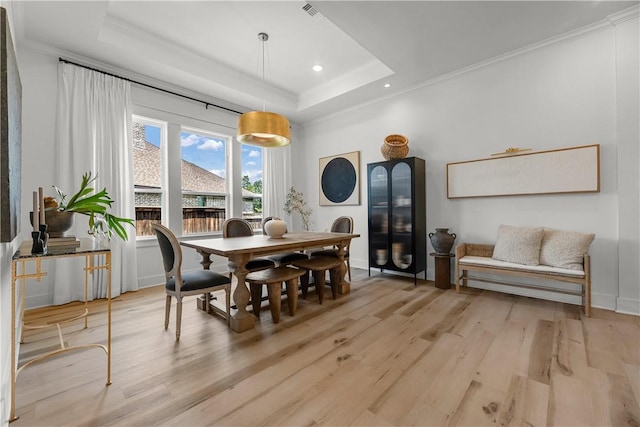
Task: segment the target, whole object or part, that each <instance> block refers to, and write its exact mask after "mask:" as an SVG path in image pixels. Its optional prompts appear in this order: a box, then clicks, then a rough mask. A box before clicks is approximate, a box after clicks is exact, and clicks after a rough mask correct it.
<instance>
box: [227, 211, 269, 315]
mask: <svg viewBox="0 0 640 427" xmlns="http://www.w3.org/2000/svg"><path fill="white" fill-rule="evenodd" d="M247 236H253V228H251V224H249V222H248V221H247V220H244V219H242V218H229V219H227V220H226V221H225V222H224V223H223V224H222V238H223V239H228V238H233V237H247ZM275 266H276V263H275V261H273V260H271V259H269V258H267V257H260V258H253V259H251V260H249V262H247V263H246V264H245V265H244V267H245V268H246V269H247V271H248V272H249V273H252V272H254V271H260V270H266V269H267V268H275ZM229 279H231V273H229ZM249 285H250V289H251V304H252V305H255V304H256V303H257V304H260V303H261V301H262V286H258V285H252V284H249ZM254 314H255V313H254Z"/></svg>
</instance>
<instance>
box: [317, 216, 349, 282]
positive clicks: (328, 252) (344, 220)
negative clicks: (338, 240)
mask: <svg viewBox="0 0 640 427" xmlns="http://www.w3.org/2000/svg"><path fill="white" fill-rule="evenodd" d="M331 232H332V233H349V234H352V233H353V218H352V217H350V216H341V217H338V218H336V219H335V221H333V224H331ZM350 246H351V241H349V244H348V245H347V247H346V249H345V252H344V260H345V261H346V262H347V274H348V275H349V281H351V263H350V262H349V247H350ZM314 256H330V257H335V258H337V257H338V248H337V247H335V246H334V247H333V248H329V249H322V250H319V251H315V252H312V253H311V257H314Z"/></svg>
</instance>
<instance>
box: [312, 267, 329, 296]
mask: <svg viewBox="0 0 640 427" xmlns="http://www.w3.org/2000/svg"><path fill="white" fill-rule="evenodd" d="M325 274H326V271H325V270H321V271H314V272H313V281H314V282H315V283H316V294H318V303H319V304H322V297H324V285H325V284H326V283H327V282H326V279H325V277H324V276H325Z"/></svg>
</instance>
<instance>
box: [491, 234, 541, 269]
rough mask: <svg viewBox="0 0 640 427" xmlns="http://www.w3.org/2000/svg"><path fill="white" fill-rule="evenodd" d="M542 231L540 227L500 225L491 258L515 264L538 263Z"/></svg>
mask: <svg viewBox="0 0 640 427" xmlns="http://www.w3.org/2000/svg"><path fill="white" fill-rule="evenodd" d="M543 233H544V229H543V228H542V227H514V226H511V225H500V227H499V228H498V238H497V240H496V245H495V247H494V248H493V258H494V259H496V260H499V261H506V262H513V263H517V264H526V265H538V264H540V244H541V243H542V235H543Z"/></svg>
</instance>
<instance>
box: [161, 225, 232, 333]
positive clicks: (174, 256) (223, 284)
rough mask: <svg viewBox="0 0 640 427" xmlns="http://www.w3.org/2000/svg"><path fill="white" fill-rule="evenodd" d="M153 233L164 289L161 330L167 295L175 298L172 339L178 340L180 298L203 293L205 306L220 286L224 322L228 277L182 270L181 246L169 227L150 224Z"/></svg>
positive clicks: (167, 309)
mask: <svg viewBox="0 0 640 427" xmlns="http://www.w3.org/2000/svg"><path fill="white" fill-rule="evenodd" d="M151 226H152V227H153V230H154V231H155V233H156V237H157V239H158V244H159V245H160V252H161V254H162V261H163V265H164V272H165V278H166V282H165V290H166V294H167V299H166V304H165V311H164V329H167V328H168V327H169V314H170V311H171V297H175V298H176V301H177V303H176V341H178V340H179V339H180V326H181V320H182V298H183V297H185V296H189V295H199V294H204V296H205V304H206V305H205V307H207V308H208V307H209V301H210V297H211V296H210V295H211V294H210V292H214V291H218V290H221V289H224V291H225V309H226V310H225V321H226V322H227V324H228V323H229V319H230V312H231V310H230V308H231V280H230V279H229V277H227V276H225V275H223V274H218V273H216V272H213V271H210V270H196V271H188V272H182V249H181V247H180V243H179V242H178V239H177V238H176V236H175V235H174V234H173V232H172V231H171V230H169V229H168V228H167V227H165V226H162V225H160V224H152V225H151Z"/></svg>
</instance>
